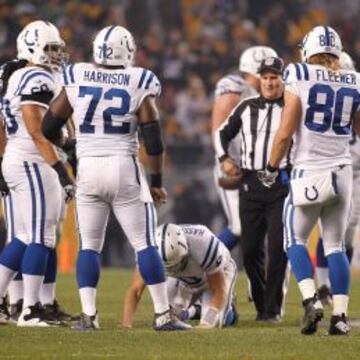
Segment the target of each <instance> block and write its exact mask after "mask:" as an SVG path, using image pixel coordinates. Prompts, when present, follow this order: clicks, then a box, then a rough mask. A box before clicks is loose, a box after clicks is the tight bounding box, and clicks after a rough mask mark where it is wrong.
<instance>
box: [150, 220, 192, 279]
mask: <svg viewBox="0 0 360 360" xmlns="http://www.w3.org/2000/svg"><path fill="white" fill-rule="evenodd" d="M155 239H156V244H157V246H158V250H159V252H160V255H161V258H162V260H163V262H164V265H165V268H166V270H167V272H168V273H176V272H177V271H181V270H183V269H184V268H185V266H186V264H187V260H188V253H189V246H188V244H187V241H186V236H185V234H184V231H183V230H182V228H181V227H180V226H178V225H175V224H163V225H160V226H158V227H157V229H156V234H155Z"/></svg>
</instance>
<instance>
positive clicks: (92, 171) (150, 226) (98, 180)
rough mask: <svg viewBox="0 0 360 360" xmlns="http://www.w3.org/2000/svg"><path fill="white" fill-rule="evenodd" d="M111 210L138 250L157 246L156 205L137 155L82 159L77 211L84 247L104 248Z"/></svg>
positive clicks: (81, 245) (79, 166)
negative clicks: (155, 238)
mask: <svg viewBox="0 0 360 360" xmlns="http://www.w3.org/2000/svg"><path fill="white" fill-rule="evenodd" d="M110 209H112V210H113V212H114V214H115V216H116V218H117V220H118V221H119V223H120V225H121V227H122V229H123V230H124V232H125V235H126V236H127V238H128V239H129V241H130V243H131V245H132V246H133V247H134V249H135V251H136V252H138V251H141V250H143V249H145V248H147V247H148V246H150V245H153V246H154V245H155V240H154V236H155V235H154V234H155V227H156V214H155V208H154V206H153V203H152V197H151V194H150V191H149V187H148V185H147V182H146V179H145V175H144V172H143V170H142V167H141V166H140V164H139V162H138V160H137V158H136V157H135V156H106V157H85V158H80V161H79V165H78V177H77V191H76V211H77V221H78V227H79V234H80V248H81V250H94V251H96V252H98V253H100V252H101V251H102V248H103V244H104V238H105V230H106V225H107V221H108V217H109V213H110Z"/></svg>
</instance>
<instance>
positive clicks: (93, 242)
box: [80, 234, 104, 254]
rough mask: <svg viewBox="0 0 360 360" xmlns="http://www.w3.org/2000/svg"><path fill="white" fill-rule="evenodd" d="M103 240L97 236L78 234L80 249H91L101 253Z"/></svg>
mask: <svg viewBox="0 0 360 360" xmlns="http://www.w3.org/2000/svg"><path fill="white" fill-rule="evenodd" d="M103 243H104V241H103V240H102V239H101V238H98V237H91V236H88V235H85V236H82V234H80V249H81V250H92V251H95V252H96V253H99V254H100V253H101V251H102V248H103Z"/></svg>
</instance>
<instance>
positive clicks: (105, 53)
mask: <svg viewBox="0 0 360 360" xmlns="http://www.w3.org/2000/svg"><path fill="white" fill-rule="evenodd" d="M98 51H99V58H100V59H104V60H109V59H110V57H111V55H112V54H113V49H112V48H111V47H109V46H107V45H106V44H105V43H104V44H103V45H102V46H98Z"/></svg>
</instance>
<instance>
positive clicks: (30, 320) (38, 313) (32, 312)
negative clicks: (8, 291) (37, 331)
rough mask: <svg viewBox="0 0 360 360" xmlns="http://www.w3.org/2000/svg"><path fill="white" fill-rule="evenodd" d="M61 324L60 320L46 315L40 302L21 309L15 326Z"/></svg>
mask: <svg viewBox="0 0 360 360" xmlns="http://www.w3.org/2000/svg"><path fill="white" fill-rule="evenodd" d="M59 325H62V324H61V322H60V321H57V320H55V319H54V318H52V317H50V316H48V314H46V313H45V310H44V308H43V306H42V305H41V303H40V302H37V303H36V304H35V305H32V306H29V307H27V308H25V309H23V310H22V312H21V314H20V316H19V319H18V321H17V326H19V327H50V326H59Z"/></svg>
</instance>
